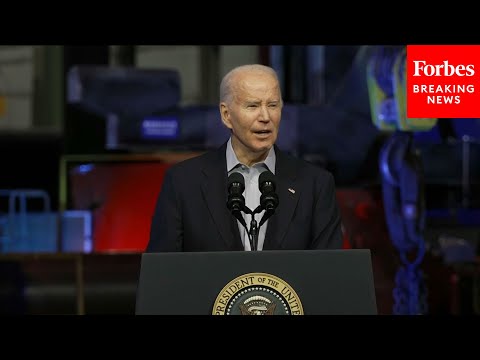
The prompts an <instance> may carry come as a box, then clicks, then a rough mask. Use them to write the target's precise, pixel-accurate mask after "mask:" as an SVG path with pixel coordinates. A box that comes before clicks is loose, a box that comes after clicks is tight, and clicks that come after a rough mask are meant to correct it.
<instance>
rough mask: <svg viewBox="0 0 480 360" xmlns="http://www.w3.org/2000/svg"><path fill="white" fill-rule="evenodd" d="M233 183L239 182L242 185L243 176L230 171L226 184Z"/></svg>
mask: <svg viewBox="0 0 480 360" xmlns="http://www.w3.org/2000/svg"><path fill="white" fill-rule="evenodd" d="M233 183H240V184H242V185H245V178H244V177H243V175H242V174H240V173H239V172H236V171H235V172H232V173H231V174H230V175H229V176H228V186H230V185H232V184H233Z"/></svg>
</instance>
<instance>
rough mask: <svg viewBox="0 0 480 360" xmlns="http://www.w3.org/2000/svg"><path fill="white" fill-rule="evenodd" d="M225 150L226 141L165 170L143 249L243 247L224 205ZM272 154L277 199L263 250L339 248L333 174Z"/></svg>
mask: <svg viewBox="0 0 480 360" xmlns="http://www.w3.org/2000/svg"><path fill="white" fill-rule="evenodd" d="M225 151H226V143H225V144H224V145H222V146H221V147H220V148H219V149H218V150H214V151H210V152H208V153H205V154H203V155H200V156H198V157H196V158H193V159H189V160H186V161H183V162H181V163H178V164H175V165H173V166H172V167H171V168H169V169H168V170H167V172H166V174H165V177H164V181H163V184H162V189H161V192H160V195H159V198H158V200H157V204H156V208H155V212H154V215H153V218H152V225H151V231H150V241H149V244H148V246H147V250H146V251H147V252H160V251H227V250H243V245H242V242H241V239H240V234H239V229H238V224H237V220H236V219H235V218H234V217H233V215H231V213H230V211H229V210H228V209H227V206H226V202H227V179H228V174H227V165H226V158H225ZM275 154H276V169H275V177H276V182H277V194H278V197H279V205H278V207H277V209H276V211H275V213H274V214H273V215H272V217H270V219H269V220H268V223H267V231H266V235H265V242H264V246H263V250H274V249H275V250H277V249H292V250H295V249H298V250H304V249H326V248H341V247H342V235H341V221H340V214H339V210H338V206H337V202H336V196H335V185H334V180H333V176H332V175H331V174H330V173H329V172H327V171H326V170H324V169H322V168H320V167H317V166H314V165H312V164H310V163H308V162H306V161H304V160H302V159H298V158H295V157H292V156H290V155H288V154H286V153H284V152H282V151H280V150H279V149H278V148H277V147H276V146H275ZM289 189H293V190H294V193H292V192H291V191H289ZM258 221H259V219H258Z"/></svg>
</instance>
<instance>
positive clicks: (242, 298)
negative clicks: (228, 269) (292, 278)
mask: <svg viewBox="0 0 480 360" xmlns="http://www.w3.org/2000/svg"><path fill="white" fill-rule="evenodd" d="M212 315H303V307H302V303H301V301H300V298H299V297H298V295H297V293H296V292H295V290H293V288H292V287H291V286H290V285H289V284H287V283H286V282H285V281H284V280H282V279H280V278H279V277H277V276H274V275H270V274H266V273H248V274H244V275H241V276H238V277H237V278H235V279H233V280H232V281H230V282H229V283H228V284H227V285H225V287H224V288H223V289H222V291H220V293H219V294H218V296H217V298H216V300H215V303H214V304H213V309H212Z"/></svg>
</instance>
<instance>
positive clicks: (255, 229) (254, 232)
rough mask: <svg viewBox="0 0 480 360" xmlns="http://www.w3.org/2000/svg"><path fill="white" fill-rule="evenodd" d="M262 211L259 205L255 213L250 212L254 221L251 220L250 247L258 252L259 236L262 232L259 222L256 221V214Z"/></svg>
mask: <svg viewBox="0 0 480 360" xmlns="http://www.w3.org/2000/svg"><path fill="white" fill-rule="evenodd" d="M261 211H262V206H261V205H259V206H257V208H256V209H255V210H254V211H250V214H251V215H252V219H251V220H250V231H249V234H250V237H251V239H250V247H251V250H252V251H257V248H258V234H259V231H260V227H259V226H258V224H257V220H255V214H258V213H260V212H261Z"/></svg>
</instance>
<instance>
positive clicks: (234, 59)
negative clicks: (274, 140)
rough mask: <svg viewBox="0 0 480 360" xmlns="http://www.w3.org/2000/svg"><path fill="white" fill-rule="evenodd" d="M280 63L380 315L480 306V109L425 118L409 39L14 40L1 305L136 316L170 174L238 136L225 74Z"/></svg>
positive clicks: (283, 141) (284, 136)
mask: <svg viewBox="0 0 480 360" xmlns="http://www.w3.org/2000/svg"><path fill="white" fill-rule="evenodd" d="M246 63H262V64H265V65H270V66H272V67H274V68H275V69H276V70H277V72H278V74H279V76H280V81H281V86H282V93H283V99H284V103H285V108H284V113H283V118H282V123H281V130H280V135H279V139H278V145H279V146H280V147H281V148H283V149H285V150H286V151H289V152H291V153H292V154H295V155H297V156H299V157H303V158H305V159H306V160H308V161H310V162H312V163H314V164H316V165H317V166H321V167H325V168H327V169H328V170H329V171H331V172H332V174H333V175H334V177H335V181H336V184H337V198H338V201H339V204H340V207H341V212H342V220H343V230H344V246H345V247H346V248H368V249H370V250H371V253H372V265H373V272H374V280H375V292H376V296H377V307H378V313H379V314H384V315H391V314H393V315H402V314H478V313H479V312H480V278H479V270H480V263H479V257H478V255H479V246H478V244H479V236H480V186H479V185H480V143H479V139H480V119H450V118H448V119H408V118H406V116H405V95H404V94H405V83H404V79H405V76H404V74H405V66H404V65H405V46H399V45H396V46H391V45H385V46H383V45H374V46H372V45H370V46H367V45H365V46H363V45H356V46H333V45H324V46H321V45H315V46H313V45H311V46H306V45H301V46H300V45H299V46H293V45H289V46H280V45H275V46H264V45H262V46H257V45H251V46H246V45H241V46H240V45H237V46H220V45H209V46H198V45H181V46H180V45H175V46H174V45H168V46H160V45H158V46H146V45H142V46H140V45H138V46H135V45H131V46H125V45H122V46H120V45H109V46H53V45H52V46H0V157H1V164H2V170H1V171H0V313H1V314H80V315H81V314H133V313H134V308H135V291H136V286H137V280H138V272H139V266H140V256H141V253H142V252H143V250H144V249H145V246H146V243H147V241H148V233H149V227H150V217H151V215H152V213H153V206H154V202H155V200H156V196H157V194H158V192H159V190H160V188H161V183H162V178H163V174H164V171H165V170H166V169H167V168H168V167H169V166H171V165H172V164H174V163H176V162H178V161H181V160H183V159H187V158H189V157H192V156H196V155H199V154H201V153H202V152H204V151H206V150H208V149H211V148H215V147H217V146H219V145H221V144H222V143H223V142H224V141H225V140H226V139H227V137H228V133H227V131H226V129H225V128H224V127H223V125H222V124H221V120H220V118H219V114H218V105H217V104H218V95H219V94H218V86H219V83H220V80H221V78H222V77H223V75H225V73H226V72H227V71H228V70H229V69H231V68H232V67H234V66H236V65H241V64H246Z"/></svg>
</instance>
